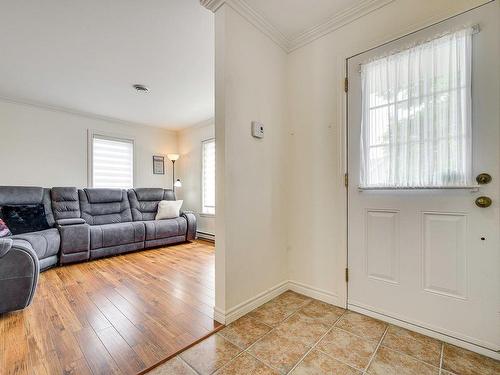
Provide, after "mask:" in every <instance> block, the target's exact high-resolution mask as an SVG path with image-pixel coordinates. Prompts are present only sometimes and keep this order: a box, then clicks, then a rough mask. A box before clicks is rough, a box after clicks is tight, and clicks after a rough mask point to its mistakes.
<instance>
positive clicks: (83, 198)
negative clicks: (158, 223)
mask: <svg viewBox="0 0 500 375" xmlns="http://www.w3.org/2000/svg"><path fill="white" fill-rule="evenodd" d="M78 198H79V200H80V211H81V217H82V219H84V220H85V221H86V222H87V223H88V224H90V225H102V224H112V223H124V222H128V221H132V212H131V211H130V203H129V201H128V197H127V191H126V190H121V189H98V188H87V189H83V190H78Z"/></svg>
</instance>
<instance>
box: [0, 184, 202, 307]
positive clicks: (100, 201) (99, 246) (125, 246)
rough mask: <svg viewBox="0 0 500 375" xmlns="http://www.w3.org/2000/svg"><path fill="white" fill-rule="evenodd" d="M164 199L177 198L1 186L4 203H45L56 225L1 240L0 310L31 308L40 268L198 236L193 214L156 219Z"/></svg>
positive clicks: (163, 192) (156, 191)
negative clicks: (159, 205)
mask: <svg viewBox="0 0 500 375" xmlns="http://www.w3.org/2000/svg"><path fill="white" fill-rule="evenodd" d="M161 200H175V194H174V192H173V191H172V190H168V189H161V188H143V189H131V190H128V191H126V190H121V189H91V188H88V189H81V190H78V189H76V188H74V187H54V188H51V189H46V188H41V187H22V186H0V207H1V206H6V205H9V206H12V205H14V206H15V205H34V204H43V206H44V210H45V216H46V219H47V223H48V224H49V226H50V227H51V228H50V229H47V230H43V231H39V232H33V233H25V234H20V235H14V236H9V237H3V238H0V313H4V312H8V311H13V310H20V309H23V308H25V307H26V306H28V305H29V304H30V303H31V301H32V298H33V295H34V293H35V289H36V285H37V282H38V274H39V272H40V271H44V270H46V269H48V268H50V267H53V266H55V265H57V264H60V265H63V264H67V263H74V262H82V261H87V260H91V259H96V258H101V257H106V256H110V255H115V254H122V253H126V252H130V251H136V250H141V249H145V248H151V247H156V246H164V245H169V244H174V243H181V242H185V241H191V240H193V239H194V238H195V235H196V218H195V215H194V214H193V213H191V212H182V213H181V215H180V216H179V217H177V218H174V219H167V220H155V216H156V211H157V209H158V203H159V202H160V201H161Z"/></svg>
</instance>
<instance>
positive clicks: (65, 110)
mask: <svg viewBox="0 0 500 375" xmlns="http://www.w3.org/2000/svg"><path fill="white" fill-rule="evenodd" d="M0 102H4V103H10V104H17V105H22V106H29V107H35V108H39V109H43V110H46V111H51V112H57V113H66V114H70V115H74V116H79V117H85V118H87V119H91V120H99V121H105V122H111V123H114V124H121V125H126V126H134V127H136V126H143V127H148V128H154V129H160V130H164V131H166V132H169V133H172V134H176V133H177V132H178V131H179V129H175V128H166V127H163V126H155V125H151V124H147V123H143V122H135V121H127V120H123V119H120V118H117V117H110V116H104V115H98V114H96V113H91V112H86V111H81V110H78V109H72V108H68V107H61V106H57V105H52V104H46V103H42V102H38V101H34V100H28V99H23V98H15V97H8V96H3V95H1V94H0ZM180 130H182V129H180Z"/></svg>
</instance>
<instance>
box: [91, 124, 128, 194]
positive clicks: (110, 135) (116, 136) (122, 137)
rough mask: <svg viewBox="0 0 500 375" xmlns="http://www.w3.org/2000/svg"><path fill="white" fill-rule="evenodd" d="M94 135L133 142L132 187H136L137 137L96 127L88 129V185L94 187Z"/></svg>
mask: <svg viewBox="0 0 500 375" xmlns="http://www.w3.org/2000/svg"><path fill="white" fill-rule="evenodd" d="M94 137H98V138H101V139H108V140H111V141H119V142H128V143H131V144H132V188H134V187H135V186H136V171H137V163H136V160H137V158H136V148H135V138H134V137H130V136H127V135H123V134H116V133H109V132H103V131H100V130H94V129H88V131H87V187H89V188H93V187H94ZM123 189H125V188H123Z"/></svg>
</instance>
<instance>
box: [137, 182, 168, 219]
mask: <svg viewBox="0 0 500 375" xmlns="http://www.w3.org/2000/svg"><path fill="white" fill-rule="evenodd" d="M128 199H129V201H130V208H131V210H132V217H133V218H134V220H135V221H141V220H154V219H155V216H156V213H157V211H158V203H159V202H160V201H162V200H169V201H172V200H173V201H175V193H174V192H173V190H170V189H162V188H138V189H130V190H129V191H128Z"/></svg>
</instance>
